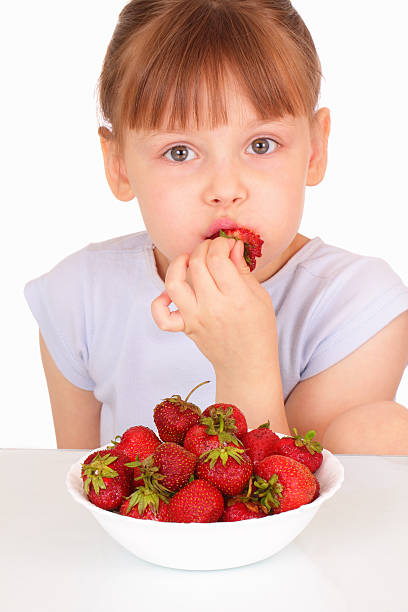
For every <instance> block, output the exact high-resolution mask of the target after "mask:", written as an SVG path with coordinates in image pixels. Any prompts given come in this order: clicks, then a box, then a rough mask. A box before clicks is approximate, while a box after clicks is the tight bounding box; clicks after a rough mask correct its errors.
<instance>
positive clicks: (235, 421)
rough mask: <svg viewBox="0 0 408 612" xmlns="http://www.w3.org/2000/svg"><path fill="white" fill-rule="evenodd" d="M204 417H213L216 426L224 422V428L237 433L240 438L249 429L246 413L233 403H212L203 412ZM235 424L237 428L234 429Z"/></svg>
mask: <svg viewBox="0 0 408 612" xmlns="http://www.w3.org/2000/svg"><path fill="white" fill-rule="evenodd" d="M202 416H203V417H211V418H212V419H213V420H214V423H215V426H216V427H220V426H221V422H222V421H223V422H224V429H225V430H226V431H229V432H233V433H235V435H236V436H238V437H239V438H240V437H241V436H242V434H244V433H246V432H247V431H248V425H247V422H246V418H245V416H244V414H243V413H242V412H241V410H240V409H239V408H237V406H234V405H233V404H222V403H219V404H212V405H211V406H208V408H206V409H205V410H204V412H203V415H202ZM234 425H235V427H236V429H234Z"/></svg>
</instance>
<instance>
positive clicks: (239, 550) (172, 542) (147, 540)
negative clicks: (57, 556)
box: [65, 434, 344, 570]
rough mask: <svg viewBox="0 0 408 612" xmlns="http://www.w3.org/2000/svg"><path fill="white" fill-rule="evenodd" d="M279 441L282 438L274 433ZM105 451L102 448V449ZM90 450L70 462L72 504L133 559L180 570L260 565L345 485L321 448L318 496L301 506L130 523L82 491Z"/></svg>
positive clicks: (336, 464)
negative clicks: (241, 516) (218, 517)
mask: <svg viewBox="0 0 408 612" xmlns="http://www.w3.org/2000/svg"><path fill="white" fill-rule="evenodd" d="M278 435H279V436H280V437H282V435H283V434H278ZM107 446H108V444H107V445H105V446H102V447H100V448H99V449H94V450H103V449H105V448H106V447H107ZM91 452H92V451H89V452H88V453H87V454H86V455H84V456H83V457H81V458H80V459H79V460H78V461H77V462H76V463H74V464H73V465H72V466H71V467H70V469H69V471H68V473H67V476H66V481H65V482H66V485H67V488H68V491H69V493H70V494H71V495H72V497H73V498H74V500H75V501H76V502H78V503H79V504H81V505H82V506H84V507H85V508H86V509H87V510H89V512H91V514H93V516H94V517H95V519H96V520H97V521H98V523H99V524H100V525H101V526H102V527H103V529H105V531H107V532H108V533H109V534H110V535H111V536H112V538H113V539H114V540H116V541H117V542H119V544H122V546H124V547H125V548H126V549H127V550H128V551H130V552H131V553H133V554H134V555H136V556H137V557H139V558H141V559H144V560H145V561H150V563H156V564H158V565H164V566H165V567H172V568H176V569H184V570H217V569H228V568H232V567H240V566H242V565H248V564H250V563H255V562H256V561H261V560H262V559H266V558H267V557H270V556H272V555H274V554H275V553H277V552H278V551H279V550H281V549H282V548H284V547H285V546H287V545H288V544H289V543H290V542H292V540H294V539H295V538H296V536H297V535H299V533H300V532H301V531H303V529H304V528H305V527H306V525H308V523H310V521H311V520H312V518H313V517H314V515H315V514H316V512H317V511H318V510H319V508H320V506H321V505H322V504H323V503H324V502H325V501H327V500H328V499H329V498H330V497H332V496H333V495H334V494H335V493H336V491H338V489H339V488H340V487H341V485H342V483H343V480H344V468H343V466H342V464H341V463H340V461H339V460H338V459H337V458H336V457H335V456H334V455H332V453H330V451H328V450H326V449H323V462H322V465H321V466H320V468H319V469H318V470H317V471H316V472H315V475H316V477H317V479H318V480H319V483H320V495H319V497H318V498H317V499H316V500H315V501H314V502H311V503H310V504H305V505H303V506H300V508H296V510H289V511H287V512H282V513H280V514H275V515H270V516H266V517H264V518H261V519H248V520H245V521H236V522H225V523H223V522H222V523H221V522H217V523H162V522H158V521H149V520H142V519H135V518H133V517H130V516H123V515H121V514H117V513H115V512H109V511H108V510H103V509H102V508H98V506H95V505H94V504H92V503H91V502H90V501H89V500H88V498H87V496H86V494H85V492H84V490H83V481H82V478H81V465H82V463H83V462H84V461H85V459H86V458H87V457H88V456H89V455H90V454H91Z"/></svg>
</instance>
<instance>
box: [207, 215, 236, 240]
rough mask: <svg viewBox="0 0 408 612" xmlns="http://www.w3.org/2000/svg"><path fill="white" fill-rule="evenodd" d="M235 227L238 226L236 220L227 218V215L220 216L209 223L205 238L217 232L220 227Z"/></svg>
mask: <svg viewBox="0 0 408 612" xmlns="http://www.w3.org/2000/svg"><path fill="white" fill-rule="evenodd" d="M237 227H240V226H239V225H238V223H237V222H236V221H233V219H229V218H228V217H220V218H219V219H216V220H215V221H213V222H212V223H211V225H210V227H209V228H208V231H207V233H206V238H210V236H212V235H213V234H216V233H217V232H219V231H220V229H236V228H237Z"/></svg>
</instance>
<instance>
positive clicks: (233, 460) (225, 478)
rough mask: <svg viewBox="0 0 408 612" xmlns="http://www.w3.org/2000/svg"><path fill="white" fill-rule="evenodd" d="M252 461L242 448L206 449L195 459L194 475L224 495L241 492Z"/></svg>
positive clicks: (247, 478)
mask: <svg viewBox="0 0 408 612" xmlns="http://www.w3.org/2000/svg"><path fill="white" fill-rule="evenodd" d="M252 468H253V465H252V461H251V460H250V458H249V457H248V455H247V454H245V452H244V450H243V449H239V448H236V447H235V446H224V447H220V448H215V449H213V450H211V451H207V452H206V453H204V454H203V455H201V457H200V458H199V459H198V461H197V466H196V470H195V473H196V476H197V478H203V479H204V480H208V481H209V482H211V483H212V484H213V485H215V486H216V487H218V489H219V490H220V491H221V493H224V494H225V495H238V494H239V493H242V491H243V489H244V487H245V485H246V484H247V483H248V480H249V479H250V478H251V474H252Z"/></svg>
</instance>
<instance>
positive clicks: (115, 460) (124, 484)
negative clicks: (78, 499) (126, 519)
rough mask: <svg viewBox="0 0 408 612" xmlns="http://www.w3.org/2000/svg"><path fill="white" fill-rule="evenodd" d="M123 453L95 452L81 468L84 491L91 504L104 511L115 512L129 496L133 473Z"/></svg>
mask: <svg viewBox="0 0 408 612" xmlns="http://www.w3.org/2000/svg"><path fill="white" fill-rule="evenodd" d="M127 460H128V458H127V456H126V455H125V454H124V453H122V452H121V451H113V452H112V451H110V450H107V449H106V450H100V451H94V452H93V453H91V454H90V455H88V457H87V458H86V459H85V461H84V462H83V464H82V466H81V477H82V480H83V483H84V484H83V486H84V491H85V493H86V494H87V496H88V499H89V501H90V502H91V503H93V504H95V506H98V507H99V508H103V509H104V510H115V509H116V508H118V507H119V506H120V505H121V503H122V500H123V498H124V497H126V495H129V493H130V490H131V482H132V476H133V471H132V469H131V468H129V467H127V466H126V461H127Z"/></svg>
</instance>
